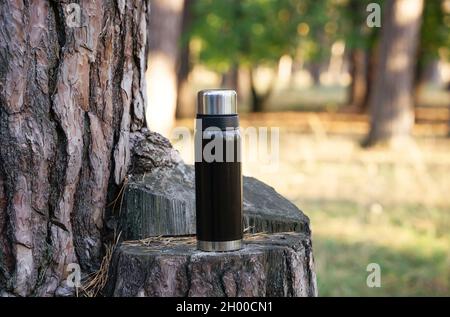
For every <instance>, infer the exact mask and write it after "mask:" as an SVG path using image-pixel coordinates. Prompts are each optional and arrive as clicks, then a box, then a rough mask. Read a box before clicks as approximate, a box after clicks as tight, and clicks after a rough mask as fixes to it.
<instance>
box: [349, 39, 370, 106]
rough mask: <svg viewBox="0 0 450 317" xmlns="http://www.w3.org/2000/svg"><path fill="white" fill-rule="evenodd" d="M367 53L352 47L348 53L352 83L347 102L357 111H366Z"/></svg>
mask: <svg viewBox="0 0 450 317" xmlns="http://www.w3.org/2000/svg"><path fill="white" fill-rule="evenodd" d="M368 55H369V54H368V53H367V52H366V51H365V50H364V49H359V48H357V49H354V50H352V52H351V53H350V75H351V76H352V83H351V85H350V89H349V102H348V104H349V105H350V107H351V108H352V109H355V110H356V111H357V112H361V113H363V112H366V95H367V90H368V87H367V84H368V82H367V79H368V76H367V71H368V60H369V56H368Z"/></svg>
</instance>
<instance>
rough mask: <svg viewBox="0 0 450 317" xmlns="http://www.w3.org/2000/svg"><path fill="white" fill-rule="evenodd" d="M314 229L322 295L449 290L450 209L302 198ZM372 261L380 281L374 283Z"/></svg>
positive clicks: (429, 293) (436, 293) (443, 293)
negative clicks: (370, 205)
mask: <svg viewBox="0 0 450 317" xmlns="http://www.w3.org/2000/svg"><path fill="white" fill-rule="evenodd" d="M301 207H302V208H303V209H304V210H308V215H309V216H310V219H311V223H312V230H313V249H314V256H315V263H316V273H317V277H318V278H317V279H318V287H319V295H320V296H449V295H450V253H449V248H450V223H449V212H448V209H437V208H431V209H427V208H426V207H423V206H408V205H404V206H392V207H385V208H384V209H383V211H382V212H380V211H379V210H376V209H372V210H370V209H369V210H367V209H366V208H364V207H362V206H360V205H358V204H355V203H352V202H345V201H328V202H324V201H320V202H317V201H307V202H305V201H303V202H302V206H301ZM369 263H378V264H379V265H380V267H381V287H380V288H369V287H368V286H367V284H366V279H367V276H368V274H370V273H369V272H367V271H366V268H367V265H368V264H369Z"/></svg>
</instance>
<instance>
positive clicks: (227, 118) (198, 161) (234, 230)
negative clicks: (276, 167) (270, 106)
mask: <svg viewBox="0 0 450 317" xmlns="http://www.w3.org/2000/svg"><path fill="white" fill-rule="evenodd" d="M195 199H196V217H197V248H198V249H200V250H203V251H232V250H238V249H240V248H241V247H242V237H243V220H242V171H241V137H240V133H239V117H238V115H237V102H236V92H235V91H234V90H223V89H213V90H202V91H200V92H199V93H198V105H197V120H196V131H195Z"/></svg>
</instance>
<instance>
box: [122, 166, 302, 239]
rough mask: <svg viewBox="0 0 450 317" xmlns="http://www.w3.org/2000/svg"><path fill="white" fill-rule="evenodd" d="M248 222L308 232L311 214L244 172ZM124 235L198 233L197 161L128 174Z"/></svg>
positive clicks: (253, 226)
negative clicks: (307, 215)
mask: <svg viewBox="0 0 450 317" xmlns="http://www.w3.org/2000/svg"><path fill="white" fill-rule="evenodd" d="M243 187H244V188H243V191H244V203H243V207H244V227H245V228H247V227H248V228H249V231H248V232H252V233H253V232H271V233H272V232H287V231H296V232H303V233H305V234H308V233H309V219H308V217H306V216H305V215H304V214H303V213H302V211H301V210H299V209H298V208H297V207H296V206H295V205H294V204H293V203H291V202H290V201H289V200H287V199H286V198H284V197H283V196H281V195H280V194H278V193H277V192H276V191H275V190H274V189H273V188H272V187H270V186H268V185H266V184H264V183H263V182H261V181H258V180H257V179H255V178H252V177H244V185H243ZM119 221H120V224H121V230H122V235H123V237H124V238H125V239H143V238H147V237H151V236H160V235H171V236H178V235H181V236H182V235H190V234H195V232H196V231H195V177H194V168H193V166H189V165H185V164H184V163H180V164H178V165H176V166H175V167H173V168H155V169H154V170H153V171H152V172H151V173H148V174H137V175H132V176H130V177H129V181H128V183H127V185H126V188H125V190H124V197H123V203H122V206H121V213H120V219H119Z"/></svg>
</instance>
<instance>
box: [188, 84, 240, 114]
mask: <svg viewBox="0 0 450 317" xmlns="http://www.w3.org/2000/svg"><path fill="white" fill-rule="evenodd" d="M197 114H203V115H228V114H237V94H236V91H234V90H232V89H205V90H201V91H199V92H198V94H197Z"/></svg>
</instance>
